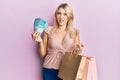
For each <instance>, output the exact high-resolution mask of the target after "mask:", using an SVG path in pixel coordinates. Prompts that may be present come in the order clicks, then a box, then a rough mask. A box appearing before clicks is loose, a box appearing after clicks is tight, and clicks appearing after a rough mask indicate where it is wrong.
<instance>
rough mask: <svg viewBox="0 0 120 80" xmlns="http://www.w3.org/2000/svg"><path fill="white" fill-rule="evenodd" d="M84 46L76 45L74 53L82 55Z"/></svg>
mask: <svg viewBox="0 0 120 80" xmlns="http://www.w3.org/2000/svg"><path fill="white" fill-rule="evenodd" d="M83 47H84V46H83V44H80V45H78V44H77V45H75V47H74V49H73V53H74V54H81V53H82V51H83Z"/></svg>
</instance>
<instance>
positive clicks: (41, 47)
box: [38, 42, 46, 58]
mask: <svg viewBox="0 0 120 80" xmlns="http://www.w3.org/2000/svg"><path fill="white" fill-rule="evenodd" d="M45 52H46V50H45V48H44V45H43V42H38V53H39V55H40V57H41V58H43V57H44V56H45Z"/></svg>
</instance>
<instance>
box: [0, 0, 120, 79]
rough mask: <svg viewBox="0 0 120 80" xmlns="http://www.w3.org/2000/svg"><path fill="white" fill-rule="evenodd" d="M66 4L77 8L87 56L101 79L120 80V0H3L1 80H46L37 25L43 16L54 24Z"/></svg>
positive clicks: (0, 9)
mask: <svg viewBox="0 0 120 80" xmlns="http://www.w3.org/2000/svg"><path fill="white" fill-rule="evenodd" d="M62 2H68V3H69V4H70V5H71V6H72V8H73V11H74V15H75V20H74V26H75V27H78V28H80V35H81V42H82V43H84V45H85V48H84V52H83V54H84V55H88V56H93V57H95V58H96V61H97V70H98V77H99V80H120V77H119V76H120V69H119V68H120V58H119V57H120V50H119V48H120V35H118V34H120V5H119V4H120V1H119V0H0V28H1V29H0V80H42V79H41V75H42V74H41V59H40V57H39V56H38V53H37V52H36V43H35V42H33V41H32V39H31V33H32V31H33V22H34V19H35V18H36V17H41V18H43V19H45V20H46V21H47V22H48V24H49V25H51V24H52V23H53V16H54V12H55V9H56V7H57V6H58V5H59V4H60V3H62Z"/></svg>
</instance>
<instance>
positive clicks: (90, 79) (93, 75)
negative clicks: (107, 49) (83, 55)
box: [86, 57, 98, 80]
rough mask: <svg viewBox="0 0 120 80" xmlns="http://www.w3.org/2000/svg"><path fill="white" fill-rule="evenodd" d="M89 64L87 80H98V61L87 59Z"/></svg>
mask: <svg viewBox="0 0 120 80" xmlns="http://www.w3.org/2000/svg"><path fill="white" fill-rule="evenodd" d="M87 62H88V72H87V75H86V80H98V76H97V68H96V59H95V58H92V57H87Z"/></svg>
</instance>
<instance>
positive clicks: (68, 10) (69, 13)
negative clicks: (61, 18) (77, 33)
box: [52, 3, 74, 37]
mask: <svg viewBox="0 0 120 80" xmlns="http://www.w3.org/2000/svg"><path fill="white" fill-rule="evenodd" d="M60 8H63V9H64V10H65V11H66V13H67V18H68V22H67V25H66V31H67V32H68V33H69V35H70V36H71V37H72V36H73V35H72V34H73V19H74V15H73V11H72V9H71V7H70V6H69V5H68V4H67V3H62V4H60V5H59V6H58V8H57V10H59V9H60ZM57 10H56V11H55V19H54V24H53V28H52V31H53V32H56V30H57V29H58V28H59V26H58V23H57V18H56V15H57Z"/></svg>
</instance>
